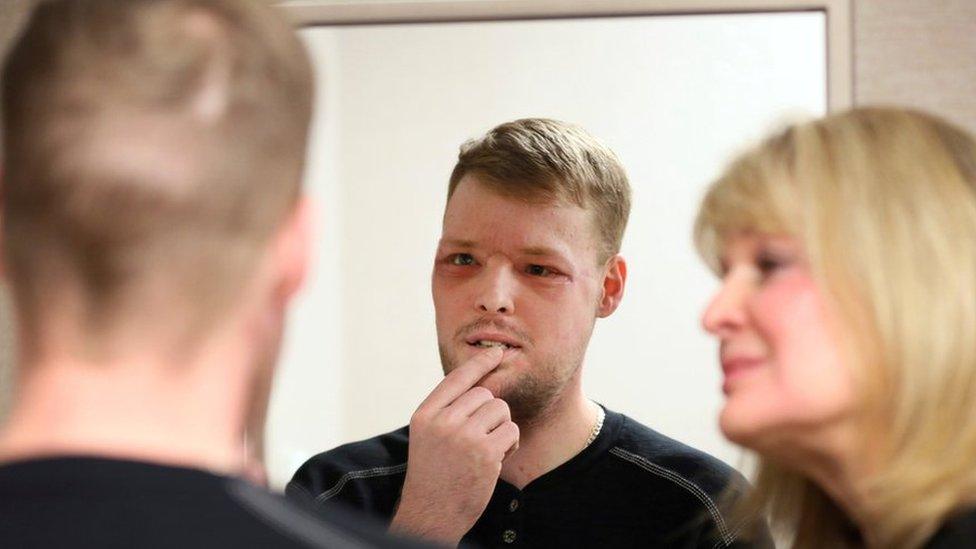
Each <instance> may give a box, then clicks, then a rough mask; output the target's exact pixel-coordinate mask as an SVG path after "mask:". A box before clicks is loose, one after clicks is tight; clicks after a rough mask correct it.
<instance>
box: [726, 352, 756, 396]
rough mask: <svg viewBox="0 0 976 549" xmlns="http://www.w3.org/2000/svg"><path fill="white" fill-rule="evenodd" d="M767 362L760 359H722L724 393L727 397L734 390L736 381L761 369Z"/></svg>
mask: <svg viewBox="0 0 976 549" xmlns="http://www.w3.org/2000/svg"><path fill="white" fill-rule="evenodd" d="M765 362H766V360H765V359H764V358H758V357H730V358H723V359H722V373H723V374H725V379H724V380H723V382H722V392H723V393H725V394H726V395H728V394H729V392H730V391H731V390H732V387H733V386H734V385H735V383H736V381H737V380H738V379H739V378H741V377H743V376H746V375H748V374H749V373H751V372H754V371H756V370H757V369H759V368H760V367H761V366H762V365H763V364H764V363H765Z"/></svg>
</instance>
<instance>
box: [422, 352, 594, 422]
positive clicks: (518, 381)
mask: <svg viewBox="0 0 976 549" xmlns="http://www.w3.org/2000/svg"><path fill="white" fill-rule="evenodd" d="M438 351H439V352H440V357H441V367H442V368H443V370H444V374H445V375H446V374H447V373H448V372H451V371H452V370H454V369H455V368H456V367H458V366H459V365H460V362H459V361H458V360H457V359H456V357H454V356H453V355H452V353H451V352H450V351H449V350H448V349H447V348H445V346H444V345H441V344H438ZM574 351H575V352H573V353H568V354H567V355H564V356H559V357H547V358H546V359H545V360H543V361H540V362H536V363H532V364H529V365H528V367H527V368H526V369H525V371H523V372H520V373H519V374H518V375H517V377H514V378H513V377H512V376H511V375H510V374H509V373H507V372H506V375H507V376H508V377H509V378H510V379H508V380H507V381H505V382H504V385H503V386H502V387H501V389H499V390H498V391H497V392H496V391H495V390H492V392H493V393H496V394H495V398H500V399H502V400H504V401H505V403H506V404H508V408H509V410H510V411H511V414H512V421H513V422H515V424H516V425H518V426H519V428H520V429H521V430H523V431H526V430H528V429H529V428H531V427H533V426H535V425H537V424H539V423H541V422H542V420H543V419H544V418H545V417H546V416H547V415H548V413H549V411H550V410H551V408H552V406H553V404H554V403H556V402H557V401H558V400H559V398H560V397H561V396H562V395H563V391H564V389H565V388H566V386H567V385H569V382H570V380H571V379H572V378H573V376H574V375H575V374H576V373H577V371H578V370H579V369H580V366H581V365H582V363H583V353H582V351H581V350H574ZM502 364H503V365H504V362H503V363H502ZM490 375H491V374H489V376H490Z"/></svg>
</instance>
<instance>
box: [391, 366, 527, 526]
mask: <svg viewBox="0 0 976 549" xmlns="http://www.w3.org/2000/svg"><path fill="white" fill-rule="evenodd" d="M502 354H503V352H502V350H501V349H499V348H491V349H488V350H486V351H485V352H483V353H479V354H477V355H475V356H474V357H472V358H471V359H470V360H469V361H467V362H465V363H464V364H462V365H461V366H460V367H458V368H457V369H455V370H454V371H452V372H451V373H450V374H448V375H447V376H445V377H444V379H443V381H441V382H440V383H439V384H438V385H437V387H435V388H434V390H433V391H431V393H430V394H429V395H428V396H427V398H426V399H424V401H423V402H422V403H421V404H420V406H419V407H418V408H417V410H416V411H415V412H414V414H413V416H412V417H411V418H410V450H409V453H408V457H407V476H406V480H405V481H404V484H403V492H402V493H401V495H400V505H399V507H398V508H397V513H396V515H395V516H394V517H393V522H392V524H391V525H390V529H391V530H394V531H396V532H400V533H404V534H409V535H412V536H417V537H422V538H426V539H430V540H435V541H439V542H442V543H447V544H451V545H457V543H458V542H460V540H461V537H462V536H464V534H465V533H466V532H467V531H468V530H470V529H471V527H472V526H474V523H475V522H476V521H477V520H478V517H480V516H481V513H482V512H483V511H484V510H485V507H486V506H487V505H488V501H489V500H490V499H491V494H492V492H493V491H494V489H495V484H496V483H497V482H498V475H499V474H501V470H502V460H503V459H504V458H505V456H506V455H507V454H508V453H509V451H513V450H515V449H516V448H518V440H519V430H518V426H517V425H515V423H513V422H512V418H511V413H510V412H509V409H508V404H506V403H505V401H504V400H502V399H499V398H495V397H494V395H492V394H491V391H489V390H488V389H485V388H484V387H476V386H475V384H476V383H478V381H479V380H480V379H481V378H483V377H484V376H486V375H487V374H488V373H489V372H491V371H492V370H494V369H495V368H497V367H498V365H499V363H500V362H501V359H502Z"/></svg>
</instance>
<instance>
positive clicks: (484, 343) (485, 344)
mask: <svg viewBox="0 0 976 549" xmlns="http://www.w3.org/2000/svg"><path fill="white" fill-rule="evenodd" d="M468 345H471V346H472V347H481V348H482V349H490V348H492V347H501V348H502V349H518V348H519V347H518V346H517V345H511V344H508V343H502V342H501V341H491V340H490V339H479V340H477V341H474V342H469V343H468Z"/></svg>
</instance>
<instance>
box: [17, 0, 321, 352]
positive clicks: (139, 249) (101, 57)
mask: <svg viewBox="0 0 976 549" xmlns="http://www.w3.org/2000/svg"><path fill="white" fill-rule="evenodd" d="M2 94H3V96H2V115H3V121H4V127H5V131H6V136H5V137H6V139H5V140H4V151H3V152H4V158H5V161H6V163H5V166H4V167H5V173H4V174H3V175H4V189H3V191H4V203H3V221H4V230H3V235H2V239H3V240H2V246H3V249H2V252H3V256H4V261H5V263H6V265H7V267H8V269H9V274H10V280H11V283H12V289H13V294H14V298H15V301H16V303H17V309H18V314H19V317H20V322H21V325H22V329H24V330H25V331H26V332H25V333H28V334H32V333H37V332H38V331H39V330H40V327H39V324H43V319H41V318H40V316H42V314H46V313H43V309H44V308H45V306H46V305H49V304H50V303H52V302H56V301H57V300H58V299H61V298H63V297H64V296H63V295H61V294H63V293H64V292H66V291H68V290H65V289H64V288H68V287H70V288H71V292H72V296H71V299H72V300H74V301H80V304H81V305H80V310H81V316H82V325H84V326H85V327H86V329H88V330H89V331H91V332H96V331H99V330H100V329H103V328H104V329H106V330H107V329H110V327H111V326H112V325H114V324H119V323H124V322H125V319H124V318H123V317H124V316H125V311H131V310H133V309H134V308H135V309H137V308H138V307H139V303H140V302H141V299H140V292H141V291H142V290H144V289H145V287H147V286H153V287H154V288H155V289H157V290H158V288H159V287H160V286H162V287H164V288H166V289H168V294H170V295H172V297H173V302H174V306H176V305H175V304H179V305H180V306H183V305H185V306H186V307H185V308H186V309H188V310H189V313H188V315H186V316H188V317H189V318H188V321H189V322H188V323H187V325H186V326H185V330H184V331H186V332H193V331H195V330H198V329H200V328H201V327H202V326H201V324H206V322H205V319H212V318H214V315H216V314H219V312H220V311H221V310H224V309H226V308H227V307H229V306H230V304H231V303H232V302H233V301H234V298H235V296H236V295H237V294H236V292H238V291H239V290H240V288H241V286H242V284H243V283H244V281H245V280H246V278H247V276H248V273H249V272H250V271H251V270H253V267H254V265H255V262H256V260H257V256H258V254H259V253H260V250H261V249H262V245H263V243H264V242H265V241H266V240H267V239H268V238H269V237H270V235H271V234H272V233H273V231H274V230H275V228H276V227H278V226H279V225H280V223H281V222H282V221H283V219H284V218H285V216H286V215H287V214H288V213H289V212H290V211H291V210H292V208H293V207H294V204H295V203H296V200H297V197H298V195H299V190H300V182H301V174H302V171H303V167H304V156H305V145H306V140H307V134H308V127H309V119H310V113H311V106H312V73H311V65H310V62H309V60H308V57H307V54H306V52H305V49H304V47H303V46H302V44H301V43H300V41H299V40H298V38H297V36H296V35H295V32H294V30H293V29H292V28H291V26H290V25H289V24H288V23H287V22H286V21H284V20H283V18H282V17H280V15H279V14H278V13H275V10H274V8H272V7H270V6H269V5H266V4H265V3H264V2H259V1H250V0H54V1H45V2H42V3H40V4H39V6H38V7H37V8H36V9H35V11H34V12H33V14H32V17H31V19H30V21H29V23H28V25H27V27H26V30H25V31H24V33H23V34H22V36H21V37H20V39H19V41H18V42H17V43H16V44H15V46H14V48H13V49H12V51H11V53H10V54H9V57H8V58H7V60H6V62H5V65H4V72H3V90H2ZM143 293H144V292H143ZM52 300H54V301H52ZM194 319H195V320H194ZM197 321H199V322H197Z"/></svg>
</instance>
